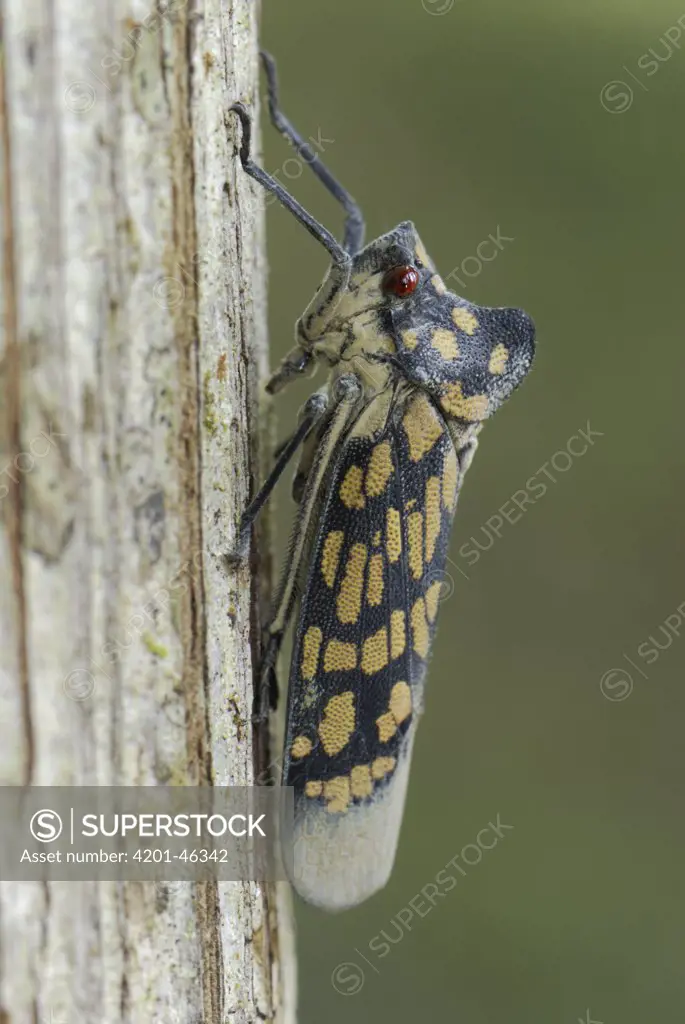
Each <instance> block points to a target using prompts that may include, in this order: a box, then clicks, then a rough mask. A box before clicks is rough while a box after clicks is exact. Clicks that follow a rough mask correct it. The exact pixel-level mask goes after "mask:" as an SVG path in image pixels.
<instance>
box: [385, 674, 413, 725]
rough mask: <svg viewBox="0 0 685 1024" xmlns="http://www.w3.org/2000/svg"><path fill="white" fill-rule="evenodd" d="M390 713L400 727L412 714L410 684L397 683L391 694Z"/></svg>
mask: <svg viewBox="0 0 685 1024" xmlns="http://www.w3.org/2000/svg"><path fill="white" fill-rule="evenodd" d="M389 707H390V712H391V714H392V717H393V718H394V719H395V721H396V722H397V724H398V725H401V723H402V722H403V721H404V720H405V718H409V716H410V714H411V690H410V688H409V685H408V683H405V682H400V683H395V685H394V686H393V688H392V692H391V693H390V704H389Z"/></svg>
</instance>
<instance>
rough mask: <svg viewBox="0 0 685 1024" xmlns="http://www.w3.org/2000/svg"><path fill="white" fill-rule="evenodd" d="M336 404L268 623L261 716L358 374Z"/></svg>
mask: <svg viewBox="0 0 685 1024" xmlns="http://www.w3.org/2000/svg"><path fill="white" fill-rule="evenodd" d="M334 388H335V390H334V394H333V401H334V407H333V409H332V411H331V414H330V419H329V422H328V427H327V429H326V432H325V433H324V435H323V437H322V439H321V442H320V444H319V447H318V449H317V452H316V456H315V458H314V464H313V466H312V468H311V470H310V472H309V475H308V477H307V482H306V485H305V488H304V493H303V495H302V501H301V502H300V505H299V508H298V512H297V518H296V520H295V526H294V529H293V534H292V537H291V539H290V544H289V546H288V554H287V556H286V559H285V563H284V565H283V569H282V571H281V578H280V582H279V585H278V590H277V592H276V598H275V601H274V611H273V616H272V618H271V622H270V623H269V625H268V627H267V634H268V637H267V641H266V643H265V646H264V654H263V657H262V668H261V684H260V711H259V720H264V719H265V718H266V716H267V715H268V707H269V703H271V705H272V706H273V704H274V697H275V689H276V686H275V671H274V670H275V665H276V661H277V659H278V654H279V651H280V649H281V644H282V642H283V636H284V634H285V631H286V629H287V628H288V624H289V623H290V619H291V617H292V612H293V608H294V606H295V601H296V599H297V582H298V579H299V575H300V570H301V568H302V564H303V560H304V558H305V557H306V554H307V550H308V543H309V541H310V539H311V533H312V528H313V524H314V521H315V517H316V511H317V509H318V508H319V504H320V501H321V488H322V484H323V482H324V480H325V477H326V474H327V472H328V470H329V469H330V466H331V459H332V458H333V457H334V453H335V451H336V449H337V447H338V445H339V443H340V439H341V438H342V437H343V435H344V433H345V430H346V429H347V426H348V425H349V423H350V420H351V419H352V417H353V415H354V414H355V406H356V404H357V401H358V399H359V395H360V393H361V385H360V383H359V381H358V379H357V378H356V377H355V375H354V374H351V373H346V374H344V375H343V376H342V377H339V378H338V379H337V381H336V382H335V385H334Z"/></svg>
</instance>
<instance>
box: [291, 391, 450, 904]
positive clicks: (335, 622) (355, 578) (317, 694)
mask: <svg viewBox="0 0 685 1024" xmlns="http://www.w3.org/2000/svg"><path fill="white" fill-rule="evenodd" d="M331 462H332V465H331V468H330V470H329V472H328V476H327V480H326V483H325V487H324V488H323V493H324V497H323V500H322V503H321V506H320V515H319V520H318V526H317V528H316V531H315V536H314V538H313V540H312V546H311V555H310V558H309V560H308V563H307V566H308V567H307V571H306V574H305V576H304V578H303V580H302V587H301V598H300V607H299V614H298V616H297V629H296V635H295V641H294V647H293V655H292V661H291V670H290V680H289V694H288V711H287V727H286V741H285V757H284V772H283V781H284V784H285V785H288V786H292V787H294V790H295V831H294V846H293V851H292V862H291V864H290V868H289V870H290V873H291V877H292V881H293V884H294V885H295V887H296V888H297V889H298V891H299V892H300V893H301V894H302V895H303V896H304V897H305V898H306V899H307V900H309V901H310V902H312V903H315V904H318V905H319V906H323V907H326V908H328V909H342V908H344V907H348V906H353V905H355V904H357V903H359V902H361V901H362V900H363V899H365V898H367V897H368V896H369V895H370V894H371V893H373V892H375V891H376V890H377V889H379V888H381V887H382V886H383V885H384V884H385V882H386V881H387V878H388V876H389V874H390V871H391V869H392V864H393V860H394V856H395V849H396V846H397V841H398V838H399V830H400V825H401V820H402V813H403V807H404V800H405V794H406V787H407V777H408V769H409V761H410V756H411V749H412V744H413V740H414V734H415V727H416V722H417V718H418V716H419V715H420V713H421V710H422V706H423V688H424V678H425V673H426V665H427V659H428V655H429V651H430V646H431V641H432V638H433V633H434V630H435V622H436V616H437V612H438V603H439V600H440V595H441V589H442V587H443V576H444V566H445V560H446V555H447V547H448V542H449V533H450V527H451V522H452V517H453V514H454V507H455V503H456V494H457V482H458V472H459V462H458V458H457V453H456V452H455V449H454V445H453V443H452V440H451V438H450V435H449V433H448V431H447V428H446V426H445V422H444V420H443V418H442V416H441V414H440V413H439V411H438V410H437V409H436V408H435V406H434V405H433V403H432V401H431V399H430V398H429V397H428V396H427V395H425V393H424V392H421V391H418V390H416V389H408V388H406V386H403V385H399V386H398V387H396V388H395V390H394V391H393V392H387V393H384V394H381V395H379V396H376V397H375V398H374V399H373V400H372V401H371V402H370V403H369V405H368V406H367V408H366V409H365V411H364V412H363V413H362V415H361V416H360V417H359V418H358V419H357V420H356V422H355V423H354V425H353V426H352V427H351V429H350V430H349V432H348V434H347V436H346V438H345V439H344V441H343V443H342V444H341V445H340V447H339V449H338V451H337V453H336V455H335V457H334V458H333V459H332V460H331Z"/></svg>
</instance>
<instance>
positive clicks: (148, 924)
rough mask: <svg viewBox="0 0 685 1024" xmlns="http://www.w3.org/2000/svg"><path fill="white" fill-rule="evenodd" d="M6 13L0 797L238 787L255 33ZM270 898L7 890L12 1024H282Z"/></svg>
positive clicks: (277, 911) (240, 28) (96, 14)
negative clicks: (236, 553) (248, 108)
mask: <svg viewBox="0 0 685 1024" xmlns="http://www.w3.org/2000/svg"><path fill="white" fill-rule="evenodd" d="M0 10H1V11H2V14H1V17H2V64H1V68H0V70H1V73H0V124H1V138H0V152H1V158H2V162H1V165H0V175H1V185H2V194H1V196H2V204H1V210H2V229H3V246H2V255H1V266H0V272H1V279H2V285H3V287H2V328H3V334H2V351H1V353H0V402H1V403H2V405H1V410H0V413H1V414H0V578H1V579H2V588H1V591H0V630H1V636H2V652H3V657H2V659H1V660H0V784H4V785H21V784H32V785H38V786H45V785H69V786H79V785H85V784H89V785H118V784H120V785H154V784H174V785H190V784H201V785H210V784H212V783H215V784H217V785H227V784H247V783H250V782H251V781H253V779H254V778H255V775H256V773H257V772H260V773H261V772H263V771H264V769H265V767H266V765H265V760H266V759H267V756H268V755H267V747H268V743H267V738H266V737H264V736H256V735H255V733H254V730H253V726H252V724H251V712H252V668H251V665H252V660H253V655H254V653H255V651H254V650H252V649H251V646H250V645H251V643H252V640H251V638H253V637H254V636H255V635H258V630H257V629H256V627H258V619H259V609H260V607H261V606H262V604H263V601H264V600H265V596H266V595H265V594H264V593H255V592H254V591H255V589H256V585H255V584H254V583H253V582H252V581H253V580H254V579H264V578H265V577H267V576H268V570H269V566H268V565H265V564H264V563H263V562H262V564H261V565H260V564H257V563H256V562H255V559H254V558H253V562H252V565H251V566H245V567H243V568H239V569H237V570H233V569H230V568H229V567H228V566H227V564H226V562H225V560H224V557H223V556H224V555H225V553H226V552H227V551H229V550H230V549H231V547H232V544H233V539H234V533H235V524H236V520H237V517H238V514H239V510H240V509H241V508H242V507H243V506H244V503H245V500H246V497H247V495H248V493H249V491H250V489H251V486H252V482H251V469H250V466H251V460H250V439H251V438H252V439H255V438H256V435H257V430H258V424H259V418H258V410H257V407H256V404H255V403H256V401H257V397H256V396H257V394H258V389H259V382H260V378H261V376H262V372H263V371H264V370H265V362H266V337H265V314H264V306H265V293H264V256H263V218H262V216H261V204H260V202H259V200H258V197H257V196H256V195H255V192H254V189H253V186H252V185H251V183H250V182H249V181H248V180H247V179H246V177H245V176H244V175H242V173H241V170H240V167H239V164H238V162H237V160H236V155H235V140H236V137H237V130H238V127H237V125H236V124H235V123H234V121H233V119H232V115H228V114H227V111H228V107H229V105H230V103H231V102H232V101H233V100H235V99H238V98H239V99H242V100H243V101H244V102H246V103H248V104H252V103H254V102H255V100H256V92H257V60H256V51H257V25H256V16H257V14H256V9H255V6H254V4H252V3H250V2H249V0H223V2H220V0H168V2H166V3H163V2H160V3H159V4H158V5H157V6H156V7H155V6H150V0H145V2H137V0H130V2H127V0H107V2H105V0H92V2H90V3H88V2H86V3H84V2H77V0H1V2H0ZM252 447H253V448H254V444H253V445H252ZM252 454H253V455H254V452H253V453H252ZM254 472H255V474H256V472H257V470H255V471H254ZM255 751H257V754H256V755H255ZM279 890H280V887H279ZM285 900H286V896H285V895H284V893H282V892H280V891H278V892H277V891H276V887H273V886H258V885H252V884H247V883H246V884H239V883H219V884H216V885H211V884H197V885H192V884H189V883H179V884H169V885H161V884H160V885H158V886H155V885H153V884H151V883H149V884H148V883H145V884H143V883H118V884H114V883H106V884H98V885H96V884H94V883H92V884H91V883H80V884H78V885H77V884H74V883H70V884H69V883H49V884H46V885H39V884H33V883H21V884H18V883H13V884H12V883H2V885H1V886H0V914H1V917H0V943H1V948H0V972H1V981H0V1024H36V1022H37V1021H40V1022H42V1021H49V1022H53V1024H60V1022H62V1021H64V1022H69V1024H74V1022H93V1024H95V1022H97V1024H102V1022H108V1024H109V1022H123V1021H126V1022H136V1024H137V1022H140V1024H143V1022H145V1024H149V1022H157V1021H159V1022H164V1024H170V1022H174V1024H175V1022H178V1024H185V1022H188V1024H190V1022H194V1024H197V1022H198V1021H203V1022H211V1024H214V1022H225V1021H231V1022H232V1021H236V1022H237V1021H246V1022H247V1021H250V1022H251V1021H257V1020H272V1019H273V1020H285V1021H291V1020H292V1019H293V1018H292V1004H293V982H292V965H291V964H290V960H289V951H290V948H291V944H290V941H289V939H290V933H289V929H288V913H287V907H285V906H284V903H285Z"/></svg>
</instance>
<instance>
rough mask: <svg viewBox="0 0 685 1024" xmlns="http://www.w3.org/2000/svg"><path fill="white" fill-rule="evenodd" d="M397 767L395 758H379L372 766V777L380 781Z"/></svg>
mask: <svg viewBox="0 0 685 1024" xmlns="http://www.w3.org/2000/svg"><path fill="white" fill-rule="evenodd" d="M394 767H395V758H394V757H377V758H376V760H375V761H373V762H372V764H371V775H372V777H373V778H374V779H377V780H379V781H380V779H383V778H385V776H386V775H389V774H390V772H391V771H392V770H393V768H394Z"/></svg>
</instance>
